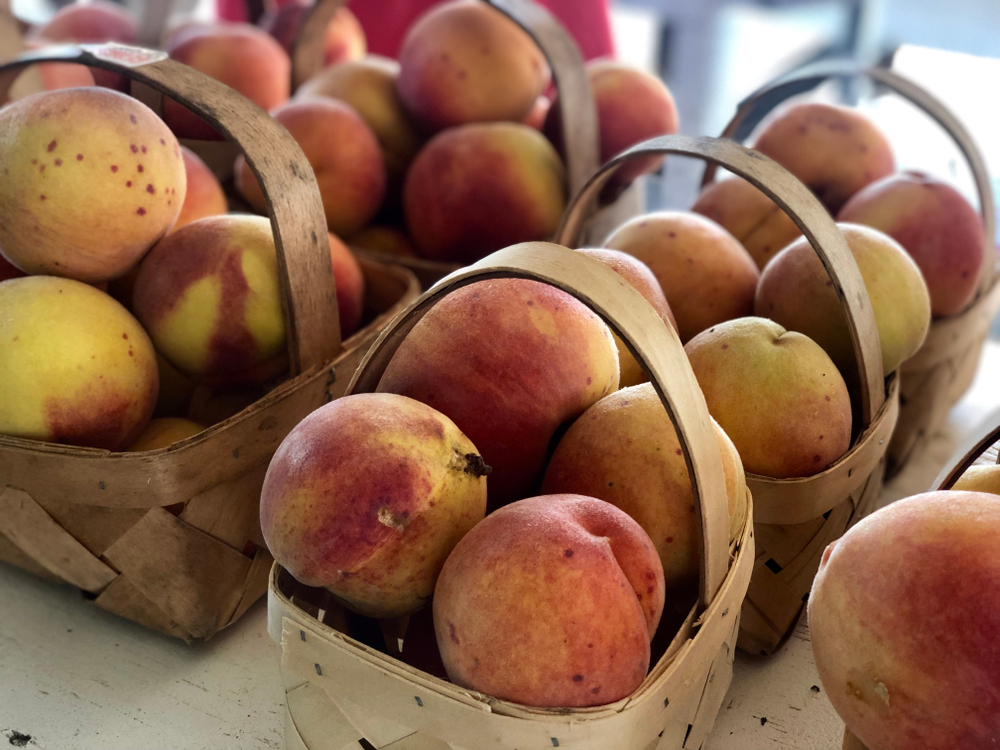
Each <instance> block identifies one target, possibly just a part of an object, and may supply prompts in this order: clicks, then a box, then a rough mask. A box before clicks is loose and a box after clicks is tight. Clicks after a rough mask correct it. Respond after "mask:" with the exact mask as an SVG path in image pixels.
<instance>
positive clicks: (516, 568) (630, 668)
mask: <svg viewBox="0 0 1000 750" xmlns="http://www.w3.org/2000/svg"><path fill="white" fill-rule="evenodd" d="M663 603H664V587H663V569H662V566H661V565H660V560H659V558H658V557H657V555H656V550H655V548H654V547H653V543H652V542H651V541H650V539H649V537H648V536H647V535H646V532H644V531H643V530H642V528H641V527H640V526H639V524H637V523H636V522H635V521H633V520H632V519H631V518H629V517H628V515H626V514H625V513H624V512H622V511H620V510H618V508H615V507H614V506H613V505H611V504H610V503H606V502H604V501H602V500H596V499H594V498H591V497H583V496H581V495H546V496H543V497H533V498H530V499H527V500H522V501H520V502H517V503H514V504H512V505H509V506H507V507H505V508H501V509H500V510H498V511H497V512H495V513H493V514H491V515H490V516H488V517H487V518H485V519H484V520H483V521H482V522H481V523H479V524H478V525H477V526H476V527H475V528H473V529H472V531H470V532H469V533H468V534H466V535H465V537H464V538H463V539H462V541H460V542H459V543H458V544H457V545H456V546H455V549H454V551H453V552H452V554H451V556H449V558H448V560H447V562H446V563H445V565H444V568H443V569H442V570H441V575H440V577H439V578H438V582H437V586H436V587H435V589H434V605H433V606H434V630H435V632H436V634H437V642H438V647H439V648H440V650H441V657H442V659H443V661H444V666H445V669H446V670H447V671H448V676H449V677H450V678H451V680H452V682H454V683H455V684H457V685H460V686H462V687H464V688H468V689H471V690H477V691H479V692H483V693H487V694H489V695H494V696H496V697H497V698H501V699H504V700H509V701H514V702H516V703H522V704H526V705H529V706H550V707H559V706H573V707H578V706H597V705H602V704H605V703H611V702H613V701H617V700H621V699H622V698H625V697H626V696H628V695H629V694H631V693H632V692H633V691H634V690H635V689H636V688H637V687H638V686H639V685H640V683H642V681H643V679H644V678H645V677H646V673H647V672H648V670H649V658H650V648H649V641H650V638H651V637H652V635H653V633H654V632H655V630H656V626H657V624H658V623H659V621H660V615H661V614H662V612H663Z"/></svg>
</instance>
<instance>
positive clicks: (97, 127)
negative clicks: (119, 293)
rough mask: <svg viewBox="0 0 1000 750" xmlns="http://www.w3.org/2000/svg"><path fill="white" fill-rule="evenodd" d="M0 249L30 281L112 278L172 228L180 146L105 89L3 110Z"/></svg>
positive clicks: (181, 188)
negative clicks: (34, 278) (35, 277)
mask: <svg viewBox="0 0 1000 750" xmlns="http://www.w3.org/2000/svg"><path fill="white" fill-rule="evenodd" d="M0 173H2V174H3V175H4V179H3V180H2V181H0V215H2V216H3V222H0V247H2V248H3V250H2V252H3V254H4V256H5V257H6V258H7V260H9V261H10V262H11V263H13V264H14V265H15V266H17V267H18V268H20V269H21V270H23V271H25V272H27V273H31V274H49V275H52V276H66V277H70V278H75V279H77V280H79V281H87V282H94V283H96V282H100V281H107V280H109V279H113V278H115V277H117V276H120V275H122V274H124V273H125V272H126V271H128V270H129V269H130V268H132V267H133V266H134V265H135V264H136V263H137V262H138V261H139V259H140V258H141V257H142V256H143V255H144V254H145V252H146V251H147V250H148V249H149V248H150V247H151V246H152V245H153V243H155V242H156V241H157V240H158V239H160V237H162V236H163V235H164V234H166V233H167V231H169V229H170V227H171V226H173V224H174V221H175V220H176V218H177V214H178V212H179V211H180V208H181V203H182V202H183V201H184V195H185V190H186V178H185V174H184V164H183V161H182V159H181V153H180V146H179V145H178V143H177V139H176V138H174V136H173V134H172V133H171V132H170V131H169V130H168V129H167V127H166V126H165V125H164V124H163V121H162V120H160V119H159V118H158V117H157V116H156V115H155V114H154V113H153V111H152V110H151V109H149V107H147V106H146V105H144V104H142V103H141V102H139V101H138V100H136V99H133V98H131V97H128V96H124V95H123V94H119V93H117V92H114V91H109V90H108V89H102V88H83V89H64V90H60V91H49V92H45V93H41V94H34V95H32V96H28V97H25V98H24V99H21V100H19V101H17V102H14V103H13V104H10V105H8V106H7V107H5V108H4V109H3V110H2V111H0Z"/></svg>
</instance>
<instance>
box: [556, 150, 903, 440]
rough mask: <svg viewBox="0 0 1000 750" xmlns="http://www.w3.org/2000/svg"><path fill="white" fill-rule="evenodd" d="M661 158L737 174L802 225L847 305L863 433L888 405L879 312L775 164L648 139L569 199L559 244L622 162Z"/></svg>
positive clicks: (843, 244)
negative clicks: (665, 156) (696, 161)
mask: <svg viewBox="0 0 1000 750" xmlns="http://www.w3.org/2000/svg"><path fill="white" fill-rule="evenodd" d="M661 154H679V155H681V156H694V157H698V158H701V159H703V160H705V161H707V162H708V163H709V164H713V165H714V164H718V165H720V166H722V167H725V168H726V169H728V170H730V171H731V172H734V173H736V174H738V175H739V176H741V177H743V178H744V179H746V180H747V181H748V182H749V183H751V184H752V185H754V186H755V187H756V188H757V189H759V190H760V191H761V192H763V193H764V194H765V195H767V197H768V198H770V199H771V200H773V201H774V202H775V203H776V204H777V205H778V206H779V207H780V208H781V209H782V210H783V211H784V212H785V213H786V214H788V216H789V217H790V218H791V219H792V221H794V222H795V223H796V225H798V227H799V229H801V230H802V233H803V234H804V235H805V236H806V239H808V240H809V242H810V244H811V245H812V246H813V249H814V250H815V251H816V254H817V255H818V256H819V258H820V260H821V261H822V262H823V266H824V267H825V268H826V271H827V273H828V274H829V275H830V279H831V281H832V282H833V288H834V289H835V290H836V291H837V295H838V296H839V297H840V299H841V301H842V302H843V303H844V310H845V312H846V313H847V326H848V328H849V329H850V332H851V341H852V343H853V345H854V355H855V357H856V359H857V362H858V372H859V374H860V376H861V420H862V427H861V433H863V432H864V431H865V430H867V429H868V427H869V426H870V425H871V424H872V422H873V420H874V419H875V417H876V415H877V414H878V413H879V410H880V409H881V408H882V404H883V403H885V384H884V382H883V377H882V348H881V345H880V343H879V338H878V329H877V328H876V326H875V314H874V313H873V312H872V306H871V301H870V300H869V299H868V292H867V291H866V290H865V284H864V280H863V279H862V278H861V272H860V271H859V270H858V266H857V263H855V261H854V256H853V255H851V251H850V250H849V249H848V247H847V241H846V240H845V239H844V236H843V235H842V234H841V233H840V230H839V229H838V228H837V225H836V224H835V223H834V221H833V219H832V218H831V217H830V214H828V213H827V211H826V209H825V208H823V205H822V204H821V203H820V202H819V201H818V200H817V199H816V197H815V196H814V195H813V194H812V193H811V192H810V191H809V190H808V189H807V188H806V187H805V185H803V184H802V183H801V182H799V181H798V180H797V179H795V177H793V176H792V175H791V174H790V173H789V172H788V171H786V170H785V169H784V168H783V167H781V166H780V165H779V164H778V163H777V162H775V161H772V160H771V159H769V158H767V157H766V156H764V155H763V154H759V153H757V152H756V151H751V150H750V149H747V148H745V147H743V146H741V145H739V144H738V143H734V142H733V141H727V140H723V139H721V138H691V137H688V136H682V135H666V136H660V137H658V138H652V139H650V140H648V141H644V142H643V143H640V144H638V145H636V146H633V147H632V148H630V149H627V150H625V151H623V152H622V153H620V154H618V156H616V157H615V158H613V159H611V160H610V161H609V162H607V163H606V164H605V165H604V166H602V167H601V169H600V170H599V171H598V172H597V173H596V174H595V175H593V177H591V179H590V181H589V182H588V183H587V185H586V186H585V187H584V188H583V190H582V191H580V192H579V193H577V194H576V196H575V197H574V198H573V199H572V200H571V201H570V203H569V206H568V207H567V208H566V213H564V214H563V219H562V224H561V226H560V227H559V230H558V231H557V232H556V240H555V241H556V242H558V243H560V244H563V245H566V246H567V247H574V246H576V244H577V242H578V241H579V238H580V235H581V231H582V228H583V225H584V222H585V220H586V219H587V216H588V215H589V213H590V212H591V211H592V210H593V207H594V205H595V201H596V198H597V196H598V194H599V193H600V191H601V189H602V188H603V187H604V185H605V184H606V183H607V181H608V180H609V179H610V178H611V176H612V174H614V172H615V170H616V169H617V168H618V167H619V166H620V165H621V164H623V163H625V162H628V161H631V160H632V159H637V158H642V157H646V156H658V155H661Z"/></svg>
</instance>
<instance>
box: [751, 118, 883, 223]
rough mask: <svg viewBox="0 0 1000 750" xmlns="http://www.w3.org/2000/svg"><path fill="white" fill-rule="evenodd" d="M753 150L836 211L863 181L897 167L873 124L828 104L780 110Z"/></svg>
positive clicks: (766, 126)
mask: <svg viewBox="0 0 1000 750" xmlns="http://www.w3.org/2000/svg"><path fill="white" fill-rule="evenodd" d="M753 148H754V149H755V150H757V151H760V152H761V153H762V154H764V155H766V156H770V157H771V158H772V159H774V160H775V161H776V162H778V164H780V165H781V166H783V167H784V168H785V169H787V170H788V171H789V172H791V173H792V174H793V175H795V176H796V177H798V178H799V179H800V180H802V182H804V183H805V184H806V186H807V187H808V188H809V189H810V190H812V191H813V192H814V193H815V194H816V197H817V198H819V199H820V201H822V203H823V205H824V206H826V207H827V210H829V211H830V213H832V214H836V213H837V212H838V211H839V210H840V208H841V206H843V205H844V204H845V203H846V202H847V200H848V199H849V198H850V197H851V196H852V195H854V194H855V193H856V192H858V191H859V190H861V188H863V187H864V186H865V185H868V184H870V183H872V182H875V181H876V180H880V179H882V178H883V177H886V176H888V175H890V174H892V173H893V172H894V171H895V170H896V162H895V159H894V157H893V155H892V147H891V146H890V145H889V141H888V139H887V138H886V137H885V135H884V134H883V133H882V131H881V130H879V129H878V127H877V126H876V125H875V123H873V122H872V121H871V120H869V119H868V118H867V117H866V116H865V115H863V114H861V113H860V112H858V111H857V110H854V109H848V108H847V107H835V106H833V105H830V104H819V103H814V104H797V105H795V106H793V107H791V108H790V109H787V110H785V111H783V112H779V113H778V114H777V115H776V116H775V117H774V118H772V119H771V120H770V121H769V122H768V123H767V124H766V125H765V127H764V129H763V130H762V131H761V133H760V135H759V136H758V137H757V140H756V142H755V143H754V145H753Z"/></svg>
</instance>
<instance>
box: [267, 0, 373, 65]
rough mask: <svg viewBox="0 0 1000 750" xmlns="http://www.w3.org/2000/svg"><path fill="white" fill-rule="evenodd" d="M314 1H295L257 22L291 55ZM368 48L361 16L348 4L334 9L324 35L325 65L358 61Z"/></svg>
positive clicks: (270, 12)
mask: <svg viewBox="0 0 1000 750" xmlns="http://www.w3.org/2000/svg"><path fill="white" fill-rule="evenodd" d="M311 7H312V3H309V2H306V1H305V0H295V1H294V2H290V3H285V4H283V5H281V6H280V7H278V8H277V9H276V10H273V11H269V12H267V13H265V14H264V15H263V16H261V17H260V20H259V21H258V22H257V25H258V26H260V27H261V28H262V29H264V31H266V32H267V33H268V34H270V35H271V36H273V37H274V38H275V40H276V41H277V42H278V44H280V45H281V46H282V47H283V48H284V50H285V52H287V53H288V54H289V56H291V54H292V50H293V48H294V45H295V42H296V41H297V40H298V37H299V30H300V28H301V26H302V21H303V20H304V19H305V16H306V13H307V12H308V11H309V9H310V8H311ZM367 51H368V42H367V41H366V40H365V31H364V29H363V28H361V23H360V21H358V17H357V16H355V15H354V14H353V13H351V11H350V9H349V8H347V7H340V8H337V10H336V11H334V14H333V18H332V19H331V20H330V23H329V24H328V25H327V27H326V33H325V34H324V38H323V64H324V65H334V64H336V63H340V62H344V61H346V60H359V59H361V58H362V57H364V55H365V52H367Z"/></svg>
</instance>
